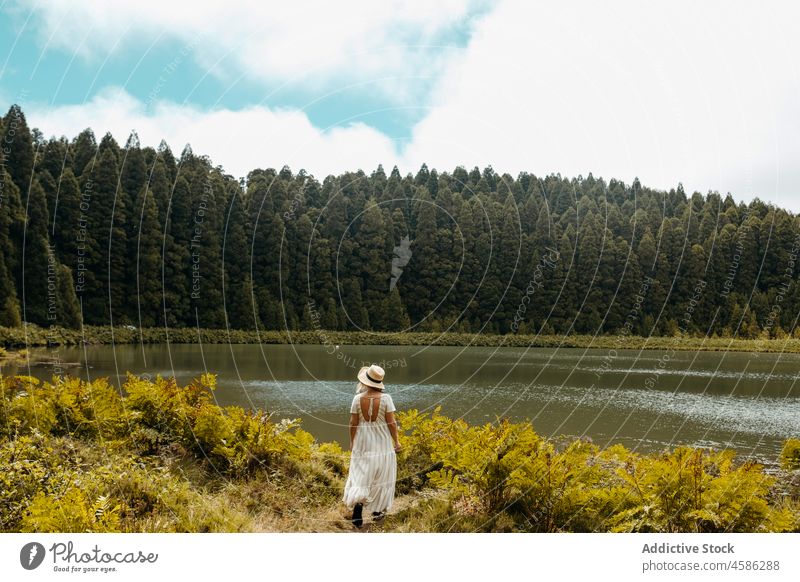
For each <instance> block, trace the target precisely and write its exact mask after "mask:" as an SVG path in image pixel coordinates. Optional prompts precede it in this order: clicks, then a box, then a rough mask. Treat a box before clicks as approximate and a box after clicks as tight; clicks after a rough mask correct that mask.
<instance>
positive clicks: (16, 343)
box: [0, 324, 800, 354]
mask: <svg viewBox="0 0 800 582" xmlns="http://www.w3.org/2000/svg"><path fill="white" fill-rule="evenodd" d="M797 329H798V333H797V334H795V336H788V335H786V334H775V333H773V334H771V335H770V334H768V333H763V334H762V335H761V336H760V337H758V338H755V339H742V338H739V337H724V336H717V335H712V336H709V337H705V336H699V335H688V334H681V333H677V334H676V335H674V336H650V337H642V336H637V335H631V334H628V335H595V336H593V335H585V334H570V335H554V334H549V335H544V334H522V333H520V334H505V335H501V334H491V333H459V332H450V331H446V332H441V333H440V332H397V333H390V332H357V331H329V330H322V329H320V330H306V331H286V330H283V331H274V330H260V331H253V330H237V329H204V328H193V327H177V328H165V327H145V328H141V329H135V328H128V327H124V326H120V327H114V328H111V327H108V326H92V325H87V326H84V327H83V328H81V329H71V328H65V327H57V326H53V327H49V328H42V327H39V326H37V325H33V324H28V325H26V326H24V327H0V346H5V347H12V348H14V347H37V346H40V347H42V346H59V345H64V346H68V345H83V344H94V345H102V344H131V343H134V344H135V343H142V344H160V343H172V344H197V343H202V344H220V343H222V344H227V343H233V344H323V345H382V346H383V345H386V346H428V345H436V346H476V347H516V348H525V347H531V348H598V349H614V350H625V349H629V350H682V351H716V352H724V351H733V352H773V353H787V354H788V353H800V327H798V328H797Z"/></svg>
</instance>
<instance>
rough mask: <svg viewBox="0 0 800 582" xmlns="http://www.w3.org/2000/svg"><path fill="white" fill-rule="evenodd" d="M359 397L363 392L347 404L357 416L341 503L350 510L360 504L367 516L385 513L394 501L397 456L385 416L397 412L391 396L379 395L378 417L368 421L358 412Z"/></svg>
mask: <svg viewBox="0 0 800 582" xmlns="http://www.w3.org/2000/svg"><path fill="white" fill-rule="evenodd" d="M361 396H362V393H359V394H356V395H355V397H354V398H353V402H352V404H351V405H350V412H351V413H358V417H359V418H358V428H357V429H356V436H355V439H353V450H352V453H351V455H350V471H349V473H348V475H347V482H346V483H345V486H344V497H343V501H344V503H345V505H347V507H348V508H350V509H353V507H354V506H355V504H356V503H363V504H364V515H369V514H370V513H372V512H373V511H388V510H389V509H390V508H391V507H392V501H393V500H394V485H395V478H396V477H397V456H396V455H395V452H394V441H393V440H392V434H391V433H390V432H389V426H388V425H387V424H386V413H387V412H394V411H395V410H396V409H395V407H394V402H393V401H392V397H391V396H390V395H388V394H381V398H380V404H379V406H378V416H377V418H376V419H375V420H374V421H370V420H369V418H364V414H363V412H362V411H361V406H360V398H361ZM369 404H370V407H369V408H368V410H369V412H370V414H372V412H373V408H372V406H374V404H373V403H372V401H370V402H369Z"/></svg>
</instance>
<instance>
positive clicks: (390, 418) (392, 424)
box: [386, 412, 400, 451]
mask: <svg viewBox="0 0 800 582" xmlns="http://www.w3.org/2000/svg"><path fill="white" fill-rule="evenodd" d="M386 425H387V426H388V427H389V433H390V434H391V435H392V440H393V441H394V450H395V451H399V450H400V441H399V440H398V438H397V420H396V419H395V417H394V412H387V413H386Z"/></svg>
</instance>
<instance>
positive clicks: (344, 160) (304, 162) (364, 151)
mask: <svg viewBox="0 0 800 582" xmlns="http://www.w3.org/2000/svg"><path fill="white" fill-rule="evenodd" d="M27 111H28V113H27V117H28V119H29V122H30V124H31V125H33V126H36V127H38V128H40V129H41V131H42V132H43V133H44V134H45V135H46V136H50V135H56V136H60V135H66V136H67V137H69V138H72V137H74V136H76V135H77V134H78V133H79V132H80V131H82V130H83V129H85V128H87V127H91V128H92V129H93V130H94V132H95V134H96V135H97V138H98V140H99V139H100V138H101V137H102V136H103V135H104V134H105V133H106V132H111V134H112V135H113V136H114V137H115V138H116V139H117V141H118V142H120V143H121V144H124V143H125V141H126V140H127V138H128V136H129V135H130V133H131V131H132V130H136V132H137V133H138V135H139V138H140V141H141V143H142V144H143V145H153V146H155V145H157V144H158V143H159V142H160V141H161V139H165V140H166V141H167V143H168V144H169V145H170V146H171V147H172V148H173V150H175V153H176V155H178V154H180V151H181V150H182V149H183V146H184V145H186V144H187V143H190V144H191V146H192V150H193V151H194V152H195V153H196V154H199V155H208V156H209V157H210V158H211V160H212V162H213V163H214V164H221V165H222V166H224V168H225V170H226V171H227V172H229V173H231V174H233V175H235V176H237V177H241V176H245V175H247V173H248V172H249V171H250V170H253V169H255V168H266V167H274V168H280V167H282V166H283V165H284V164H287V165H289V166H290V167H291V168H292V170H294V171H299V170H300V169H302V168H304V169H306V170H307V171H309V172H310V173H313V174H315V175H317V176H320V177H324V176H325V175H327V174H338V173H340V172H341V171H342V169H344V168H359V167H365V168H374V167H377V165H378V164H379V163H382V162H383V163H385V161H386V160H391V159H394V157H395V153H394V147H393V144H392V141H391V140H390V139H389V138H387V137H386V136H384V135H383V134H381V133H380V132H378V131H377V130H375V129H372V128H370V127H368V126H366V125H363V124H358V123H357V124H352V125H349V126H347V127H338V128H334V129H332V130H331V131H326V132H323V131H320V130H319V129H317V128H315V127H314V126H313V125H312V124H311V123H310V121H309V120H308V118H307V117H306V115H305V114H304V113H302V112H300V111H297V110H274V111H273V110H270V109H268V108H266V107H251V108H248V109H244V110H240V111H230V110H227V109H219V110H214V111H203V110H200V109H197V108H194V107H189V106H181V105H177V104H174V103H168V102H159V103H156V104H155V105H153V106H152V107H151V108H147V107H146V106H145V104H144V103H142V102H140V101H138V100H137V99H135V98H133V97H131V96H130V95H129V94H128V93H126V92H125V91H123V90H122V89H119V88H111V89H107V90H105V91H103V92H101V93H100V94H99V95H98V96H97V97H95V98H94V99H92V100H91V101H89V102H87V103H85V104H82V105H65V106H60V107H47V106H43V107H42V106H38V107H37V106H36V105H34V104H31V105H30V106H28V108H27Z"/></svg>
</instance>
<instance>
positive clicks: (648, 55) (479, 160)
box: [29, 0, 800, 210]
mask: <svg viewBox="0 0 800 582" xmlns="http://www.w3.org/2000/svg"><path fill="white" fill-rule="evenodd" d="M163 4H164V5H165V7H164V8H163V9H155V16H153V15H146V13H147V12H148V11H147V10H146V9H143V10H133V9H132V8H130V6H133V4H129V3H127V2H123V3H122V4H121V5H120V7H117V8H115V9H114V10H113V11H112V10H110V9H105V11H104V9H102V8H100V9H99V11H100V16H97V17H93V22H95V23H104V22H108V23H110V24H109V25H108V29H107V30H108V31H117V32H116V33H118V31H119V29H120V26H122V24H120V22H122V21H128V20H130V21H131V22H132V24H131V26H132V28H133V29H137V30H138V29H139V28H143V27H146V26H152V27H153V28H152V31H153V34H155V31H159V30H161V28H165V29H168V28H171V27H176V26H178V22H179V21H181V20H182V19H185V20H188V21H189V22H190V23H193V24H192V25H191V26H192V27H193V28H192V29H198V30H199V29H202V28H203V27H204V26H207V24H208V22H209V21H210V20H213V18H212V16H214V17H215V18H217V19H224V20H226V24H228V22H230V31H228V32H225V31H223V32H222V33H221V34H223V35H224V37H225V38H224V39H223V41H222V43H221V46H229V47H233V48H231V49H230V50H235V51H238V52H241V53H242V54H241V55H239V54H238V52H237V56H236V58H237V59H239V60H240V61H241V64H242V66H243V67H244V66H247V67H249V66H251V65H252V66H253V67H254V70H256V71H257V72H258V71H260V72H265V71H266V72H267V73H265V74H272V73H270V72H273V73H275V72H276V71H277V73H275V74H284V75H285V74H289V73H290V72H291V71H292V70H294V69H298V70H302V69H303V68H304V67H313V66H314V65H315V64H316V59H317V58H320V57H321V56H322V57H324V58H323V60H325V62H327V63H338V64H336V65H335V66H334V65H331V66H330V67H329V68H328V69H326V70H327V71H328V72H330V73H331V74H333V72H334V71H336V70H337V67H338V68H341V67H347V65H348V63H345V62H343V61H342V58H345V57H342V55H346V54H348V53H347V51H348V50H353V47H354V46H355V45H356V44H358V39H359V38H360V37H363V36H369V34H370V32H371V31H372V30H373V28H377V32H376V35H377V37H376V40H374V42H373V41H369V42H368V43H367V45H364V44H361V45H360V46H361V47H362V48H363V47H364V46H375V47H377V46H380V45H381V43H383V42H385V41H386V39H387V38H388V37H389V36H391V34H390V33H389V32H387V31H388V30H389V29H391V28H392V24H393V23H395V22H397V26H402V25H404V24H408V23H409V22H410V21H411V20H413V19H414V18H416V21H415V22H416V23H417V24H420V25H422V24H423V23H425V22H427V21H428V20H430V22H431V23H430V24H428V25H426V26H428V28H429V29H430V30H437V29H439V28H441V26H444V25H445V24H446V22H449V21H450V20H449V19H448V18H443V17H441V16H439V14H440V13H439V11H438V10H435V9H430V11H429V12H428V13H427V14H425V15H416V16H413V17H411V16H405V17H403V16H398V15H397V14H394V13H389V12H386V11H384V12H381V11H377V12H376V13H374V14H367V15H365V16H364V17H363V19H359V18H357V17H356V16H357V14H358V13H359V11H358V10H357V9H355V8H353V7H352V5H349V6H350V7H349V8H346V9H344V10H343V11H342V12H341V14H340V13H339V9H338V8H337V13H336V14H334V13H329V12H326V10H328V9H326V8H324V7H322V8H320V12H319V13H318V14H319V15H320V18H315V19H313V20H314V22H309V23H308V27H309V28H308V34H305V33H303V32H302V30H301V29H302V27H300V28H298V27H297V26H291V27H289V26H287V19H289V18H290V15H291V14H292V13H291V10H294V9H290V8H279V9H275V10H277V12H276V13H275V14H274V15H273V16H272V19H271V21H270V23H269V24H268V25H267V26H269V27H271V28H270V30H272V31H274V32H275V34H276V35H277V36H276V39H273V40H263V39H260V40H256V41H254V43H250V42H249V41H246V42H241V43H240V44H239V45H237V44H236V42H237V39H239V38H242V39H244V38H245V37H246V36H247V31H248V30H250V28H248V26H250V25H247V24H244V23H241V22H240V20H242V19H243V20H247V18H245V16H244V14H245V12H244V8H242V7H241V6H240V5H239V4H234V6H233V8H231V10H232V12H231V13H230V14H221V13H220V14H216V15H212V13H211V9H210V8H207V7H204V5H205V3H199V5H198V7H197V11H195V10H194V9H193V10H191V11H190V12H191V14H187V15H183V14H182V13H181V12H180V11H179V10H177V9H174V8H169V7H168V6H169V3H166V2H164V3H163ZM54 5H55V6H58V7H62V8H60V9H63V10H66V8H63V6H65V5H66V3H60V2H55V3H54ZM78 5H79V6H86V4H84V3H80V2H79V3H78ZM326 5H327V4H326ZM135 6H139V3H136V4H135ZM337 6H338V5H337ZM461 7H462V4H461V3H456V7H455V8H454V9H453V13H454V14H460V13H461V12H459V10H461V11H462V12H463V9H462V8H461ZM270 10H272V8H270ZM51 12H52V14H58V10H56V9H53V10H52V11H51ZM195 12H197V13H195ZM306 12H307V10H306ZM795 12H796V9H795V8H794V5H792V4H781V5H778V4H769V5H760V6H758V5H754V4H731V3H729V2H717V3H702V4H696V3H690V2H685V3H684V2H677V3H675V2H673V3H670V4H669V5H664V6H660V7H659V6H653V5H652V4H646V3H641V2H614V3H596V2H589V3H582V4H569V5H567V6H565V5H563V4H561V3H548V4H536V5H533V4H531V3H524V2H516V1H512V0H508V1H505V2H503V3H502V4H500V5H499V6H498V7H497V8H496V9H495V10H493V11H492V12H491V13H490V14H489V15H487V16H486V17H485V18H483V19H482V20H481V21H480V22H479V23H478V24H477V26H476V28H475V29H474V33H473V35H472V38H471V41H470V42H469V45H468V46H467V47H466V49H465V50H463V51H462V52H461V53H460V54H458V55H455V56H453V55H451V58H450V60H449V61H448V63H447V64H448V66H447V67H446V70H445V71H444V72H443V73H442V74H441V76H440V77H439V80H438V82H437V86H436V89H435V91H434V94H433V100H432V101H431V102H430V103H429V104H428V105H429V107H430V109H429V112H428V113H427V114H426V116H425V117H424V118H423V119H422V120H421V121H420V122H419V123H418V124H417V125H416V126H415V127H414V128H413V133H412V139H411V141H410V143H409V144H408V145H407V146H406V147H405V148H404V150H403V151H402V152H400V153H398V152H397V149H396V148H395V144H394V142H393V141H392V140H391V138H390V137H388V136H385V135H383V134H381V133H380V132H378V131H376V130H374V129H370V128H369V127H367V126H365V125H359V124H356V125H348V126H346V127H341V128H338V129H335V130H332V131H321V130H319V129H317V128H315V127H313V126H312V124H311V123H310V122H309V121H308V119H307V117H306V116H305V114H304V113H302V112H301V111H297V110H294V111H291V110H270V109H268V108H266V107H253V108H249V109H246V110H243V111H236V112H233V111H227V110H218V111H211V112H204V111H201V110H198V109H195V108H193V107H182V106H179V105H176V104H169V103H160V104H157V105H155V106H154V107H153V108H152V109H150V108H144V107H143V106H142V104H141V103H139V102H137V101H135V100H133V99H132V98H131V97H130V96H128V95H126V94H124V93H117V94H112V93H105V94H103V95H102V96H101V97H99V98H96V99H95V100H93V101H92V102H91V103H88V104H86V105H84V106H77V107H72V108H65V107H56V108H54V109H47V108H42V109H39V110H36V111H34V112H32V113H31V115H30V116H29V117H30V118H31V121H32V122H33V123H34V124H35V125H37V126H39V127H40V128H41V129H42V130H43V131H44V133H45V134H47V135H49V134H52V133H56V134H61V133H64V134H67V135H70V136H72V135H75V134H76V133H77V131H79V130H80V129H83V128H84V127H86V126H91V127H93V128H95V130H96V131H97V133H98V134H102V132H103V131H104V130H106V129H110V130H111V131H112V132H113V133H114V134H115V135H116V136H117V138H118V139H120V140H121V141H124V139H125V137H126V136H127V134H128V133H129V132H130V130H131V129H134V128H135V129H137V131H138V132H139V134H140V136H141V138H142V141H143V143H150V144H156V143H158V141H159V140H160V139H161V138H162V137H164V138H166V139H167V140H168V142H169V143H170V144H171V145H173V147H176V149H178V148H179V147H180V146H181V145H183V143H185V142H191V144H192V146H193V148H194V150H195V151H196V152H198V153H205V154H208V155H210V156H211V157H212V159H213V160H214V162H215V163H220V164H223V165H224V166H225V167H226V169H228V170H229V171H230V172H231V173H234V174H236V175H244V174H245V173H246V172H247V171H248V170H250V169H252V168H254V167H266V166H273V167H280V166H282V165H283V164H284V163H286V164H289V165H290V166H291V167H292V168H293V169H294V170H298V169H300V168H305V169H307V170H308V171H310V172H313V173H315V174H317V175H324V174H327V173H339V172H341V171H344V170H349V169H356V168H363V169H365V170H370V169H372V168H374V167H375V166H377V164H378V163H383V164H384V166H385V167H387V168H388V167H391V165H393V164H395V163H397V164H398V165H399V166H400V168H401V169H402V170H403V171H415V170H416V169H417V168H418V167H419V165H420V164H421V163H423V162H425V163H427V164H428V166H430V167H437V168H440V169H445V170H451V169H452V168H453V167H454V166H456V165H459V164H461V165H466V166H468V167H470V166H472V165H478V166H481V167H482V166H485V165H489V164H491V165H492V166H493V167H494V168H495V169H496V170H498V171H508V172H510V173H512V174H515V173H516V172H518V171H521V170H525V171H531V172H534V173H536V174H539V175H543V174H548V173H551V172H561V173H562V175H567V176H575V175H578V174H582V175H586V174H588V173H589V172H592V173H594V174H595V176H599V175H602V176H604V177H606V178H609V177H616V178H619V179H623V180H625V181H626V182H630V181H631V180H632V179H633V178H634V177H635V176H638V177H639V178H640V179H641V180H642V182H643V183H644V184H646V185H649V186H653V187H657V188H670V187H674V186H675V185H676V184H677V183H678V182H683V184H684V186H685V188H686V189H687V191H692V190H699V191H701V192H705V191H707V190H709V189H713V190H719V191H721V192H726V191H730V192H731V193H733V194H734V195H735V196H736V197H737V198H738V199H745V200H749V199H750V198H752V197H753V196H756V195H757V196H759V197H760V198H762V199H765V200H769V201H773V202H775V203H777V204H780V205H781V206H785V207H788V208H791V209H794V210H800V107H797V103H798V102H800V99H799V98H800V72H799V71H798V64H797V62H796V59H797V55H800V35H797V34H796V33H795V31H794V30H793V27H794V23H795V22H797V21H798V18H797V17H798V14H795ZM140 13H141V14H145V15H141V14H140ZM184 17H185V18H184ZM54 18H55V17H54ZM257 18H266V16H264V15H263V14H259V13H254V14H253V16H252V19H257ZM141 19H144V20H143V21H141V22H140V20H141ZM56 20H57V19H56ZM301 20H302V19H301ZM351 20H352V21H353V22H352V23H351V22H350V21H351ZM156 21H158V22H159V24H158V25H156V24H153V23H154V22H156ZM147 23H150V24H147ZM375 23H379V24H380V25H376V24H375ZM350 24H352V26H353V27H354V28H353V29H352V30H349V29H348V25H350ZM97 25H98V26H100V24H97ZM52 26H57V22H56V21H54V23H53V24H52ZM253 26H254V25H253ZM222 28H224V27H222ZM329 29H330V30H329ZM334 29H335V31H338V32H331V30H334ZM339 29H348V30H344V31H340V30H339ZM298 30H300V32H298ZM116 33H114V32H108V35H109V40H108V42H111V39H113V38H114V34H116ZM293 35H297V36H293ZM326 35H327V36H326ZM321 39H329V40H328V41H323V40H321ZM326 42H329V44H326ZM259 43H267V44H268V46H269V47H272V49H274V48H275V47H280V49H281V52H282V53H284V54H285V55H286V59H287V61H285V62H284V61H282V60H281V59H280V58H278V57H275V56H274V55H272V53H269V51H267V52H266V53H264V55H263V57H264V63H261V64H259V63H258V62H257V61H258V60H259V55H260V53H259V51H260V50H261V48H260V47H262V44H259ZM370 43H372V44H370ZM263 46H267V45H263ZM237 47H238V48H237ZM272 49H270V50H272ZM264 50H266V49H264ZM367 52H369V51H367ZM323 53H325V54H324V55H323ZM326 59H327V60H326ZM289 63H291V64H289ZM395 63H396V60H395V59H394V58H391V57H386V55H384V54H381V53H380V52H379V51H377V52H374V53H370V54H364V58H363V60H357V61H354V62H353V63H352V65H353V66H354V67H362V68H363V69H364V70H370V71H374V72H375V74H378V71H379V70H382V71H391V70H392V66H393V65H394V64H395ZM406 65H407V64H406ZM29 109H30V107H29Z"/></svg>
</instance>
